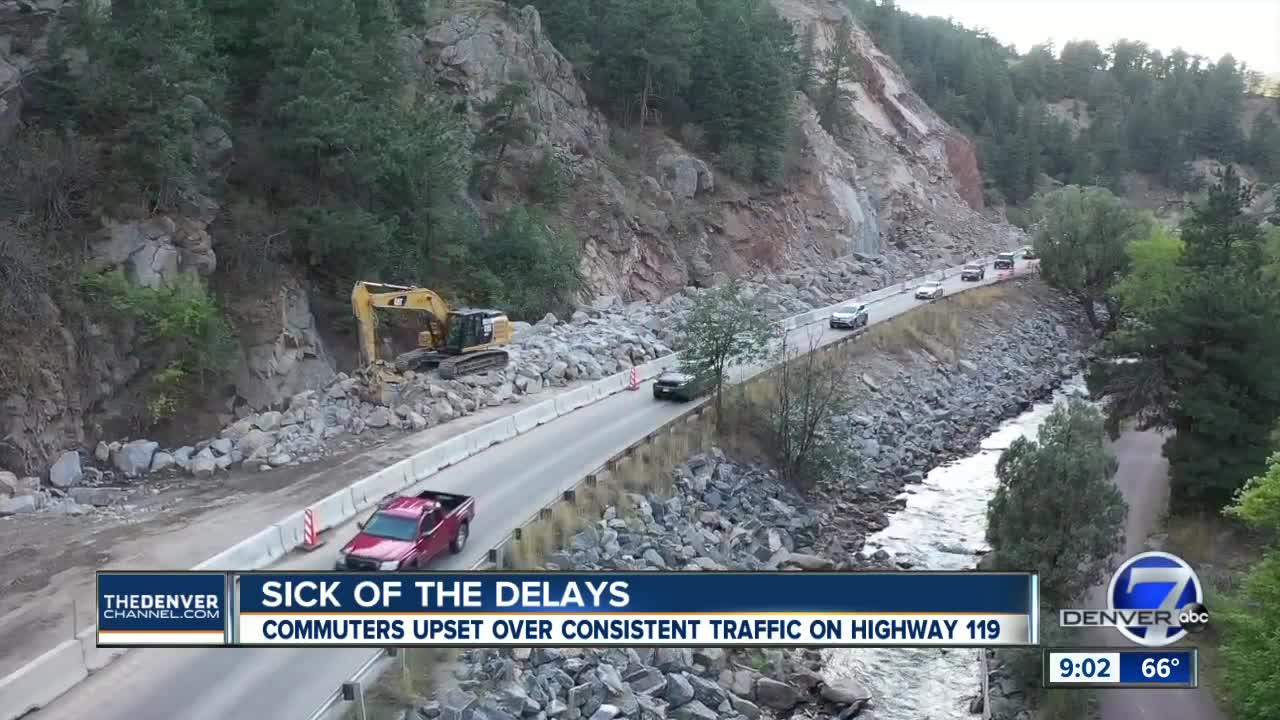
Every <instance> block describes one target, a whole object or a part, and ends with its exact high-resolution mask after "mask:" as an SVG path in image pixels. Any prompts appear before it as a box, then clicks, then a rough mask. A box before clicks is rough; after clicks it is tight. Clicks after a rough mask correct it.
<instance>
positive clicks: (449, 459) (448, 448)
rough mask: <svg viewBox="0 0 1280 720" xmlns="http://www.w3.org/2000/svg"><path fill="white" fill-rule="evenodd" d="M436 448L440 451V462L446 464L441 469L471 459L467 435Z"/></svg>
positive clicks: (450, 439) (459, 436)
mask: <svg viewBox="0 0 1280 720" xmlns="http://www.w3.org/2000/svg"><path fill="white" fill-rule="evenodd" d="M436 448H438V449H439V450H440V461H441V462H443V463H444V464H443V465H441V466H440V467H448V466H450V465H454V464H456V463H460V462H462V461H463V460H466V459H467V458H469V457H471V455H470V453H469V452H468V451H467V436H466V435H465V434H463V435H458V436H457V437H453V438H449V439H448V440H445V441H444V442H442V443H440V444H439V445H437V446H436Z"/></svg>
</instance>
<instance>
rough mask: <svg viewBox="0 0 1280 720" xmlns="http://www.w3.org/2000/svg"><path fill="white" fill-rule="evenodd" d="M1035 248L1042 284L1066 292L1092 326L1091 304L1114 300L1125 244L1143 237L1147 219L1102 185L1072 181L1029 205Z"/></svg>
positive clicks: (1148, 224) (1095, 323)
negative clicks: (1032, 208)
mask: <svg viewBox="0 0 1280 720" xmlns="http://www.w3.org/2000/svg"><path fill="white" fill-rule="evenodd" d="M1035 217H1036V219H1037V222H1036V229H1035V248H1036V252H1037V253H1038V254H1039V255H1040V272H1041V274H1042V275H1043V276H1044V279H1045V281H1046V282H1048V283H1049V284H1050V285H1053V286H1054V287H1057V288H1060V289H1062V290H1064V291H1066V292H1068V293H1070V294H1071V296H1072V297H1074V298H1076V299H1077V300H1078V301H1079V302H1080V303H1081V304H1082V305H1083V306H1084V310H1085V313H1086V314H1087V315H1088V317H1089V322H1090V323H1091V324H1092V325H1093V327H1094V328H1100V327H1101V322H1100V321H1099V319H1098V317H1097V314H1096V311H1095V307H1094V306H1095V304H1097V303H1100V302H1104V303H1107V304H1108V308H1109V310H1110V313H1109V315H1110V317H1111V321H1112V322H1113V323H1114V322H1115V320H1116V312H1115V309H1116V308H1115V304H1114V302H1112V297H1111V295H1110V294H1109V291H1110V290H1111V287H1112V285H1114V284H1115V283H1116V281H1117V280H1119V278H1120V276H1121V274H1122V273H1123V272H1124V271H1125V270H1126V268H1127V267H1128V261H1129V258H1128V255H1127V254H1126V250H1127V248H1128V246H1129V243H1131V242H1133V241H1135V240H1141V239H1143V238H1146V237H1149V236H1150V234H1151V229H1152V222H1151V220H1150V218H1148V217H1147V216H1146V215H1145V214H1143V213H1140V212H1137V211H1135V210H1132V209H1130V208H1128V207H1126V206H1125V205H1124V203H1123V202H1122V201H1121V200H1120V199H1119V198H1117V197H1116V196H1114V195H1112V194H1111V193H1110V192H1108V191H1107V190H1105V189H1103V188H1096V187H1095V188H1080V187H1077V186H1074V185H1071V186H1067V187H1065V188H1061V189H1059V190H1055V191H1054V192H1052V193H1050V194H1049V195H1046V196H1045V197H1043V198H1042V199H1041V200H1040V201H1039V202H1038V203H1037V204H1036V207H1035Z"/></svg>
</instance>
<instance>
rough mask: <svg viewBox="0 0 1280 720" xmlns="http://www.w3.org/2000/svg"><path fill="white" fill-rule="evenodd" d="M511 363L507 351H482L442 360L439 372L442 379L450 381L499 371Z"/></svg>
mask: <svg viewBox="0 0 1280 720" xmlns="http://www.w3.org/2000/svg"><path fill="white" fill-rule="evenodd" d="M510 361H511V356H510V355H509V354H508V353H507V351H506V350H482V351H479V352H472V353H467V354H466V355H455V356H453V357H450V358H447V359H444V360H441V361H440V366H439V367H438V368H437V371H438V372H439V373H440V377H442V378H444V379H446V380H450V379H452V378H456V377H461V376H463V375H470V374H472V373H478V372H484V371H485V370H499V369H501V368H504V367H506V366H507V363H508V362H510Z"/></svg>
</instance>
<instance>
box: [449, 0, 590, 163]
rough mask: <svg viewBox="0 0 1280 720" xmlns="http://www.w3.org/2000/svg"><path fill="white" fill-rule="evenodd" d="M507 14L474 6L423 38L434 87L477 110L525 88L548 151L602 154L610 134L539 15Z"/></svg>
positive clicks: (489, 5)
mask: <svg viewBox="0 0 1280 720" xmlns="http://www.w3.org/2000/svg"><path fill="white" fill-rule="evenodd" d="M507 7H508V8H510V10H509V11H508V10H507V9H505V8H500V7H499V6H498V3H494V2H479V3H474V4H472V6H471V7H469V8H466V9H461V10H459V11H457V12H455V13H452V14H450V15H449V16H448V17H446V18H445V19H444V20H442V21H441V22H440V23H438V24H436V25H434V26H432V27H431V28H429V29H428V30H427V31H426V35H425V38H424V39H425V48H426V52H427V55H428V57H429V58H430V64H431V66H432V67H433V69H434V70H436V71H437V73H438V76H437V77H438V81H439V82H442V83H444V84H446V85H448V86H449V87H450V88H451V89H452V90H453V91H454V92H455V93H456V94H458V95H461V96H465V97H466V98H467V99H468V101H469V102H470V103H472V104H473V106H474V107H476V108H478V107H480V106H482V105H484V104H485V103H486V102H488V101H490V100H492V99H493V98H494V97H496V96H497V94H498V91H499V90H500V89H501V88H502V86H503V85H505V84H507V83H510V82H515V81H521V82H526V83H528V85H529V89H530V94H529V102H528V113H529V119H530V120H531V121H532V123H533V126H534V129H535V132H536V133H538V135H539V137H538V144H543V143H554V144H557V145H561V146H565V147H568V148H572V149H574V150H575V152H579V153H581V152H586V151H594V150H600V149H603V148H605V147H606V146H607V145H608V142H609V128H608V125H607V124H606V123H605V120H604V116H603V115H601V114H600V112H599V111H597V110H595V109H593V108H592V107H591V105H590V103H588V102H587V95H586V93H585V92H583V90H582V87H581V86H580V85H579V84H578V81H577V78H576V77H575V76H574V69H573V64H572V63H570V62H569V61H568V60H566V59H565V57H564V56H563V55H561V54H560V52H559V51H558V50H556V48H555V47H554V46H553V45H552V44H551V41H550V40H548V39H547V36H546V34H545V33H544V32H543V30H542V18H541V16H539V15H538V11H537V10H536V9H534V8H533V6H531V5H526V6H525V7H522V8H519V9H516V8H514V7H512V6H510V5H508V6H507ZM508 12H509V13H510V14H509V15H508V14H507V13H508Z"/></svg>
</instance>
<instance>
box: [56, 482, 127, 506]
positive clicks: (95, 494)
mask: <svg viewBox="0 0 1280 720" xmlns="http://www.w3.org/2000/svg"><path fill="white" fill-rule="evenodd" d="M68 495H69V496H70V497H71V499H72V500H74V501H75V502H77V503H79V504H81V505H93V506H94V507H107V506H108V505H115V504H116V503H120V502H124V500H125V498H127V497H128V492H127V491H126V490H124V489H123V488H113V487H78V488H71V492H70V493H68Z"/></svg>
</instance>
